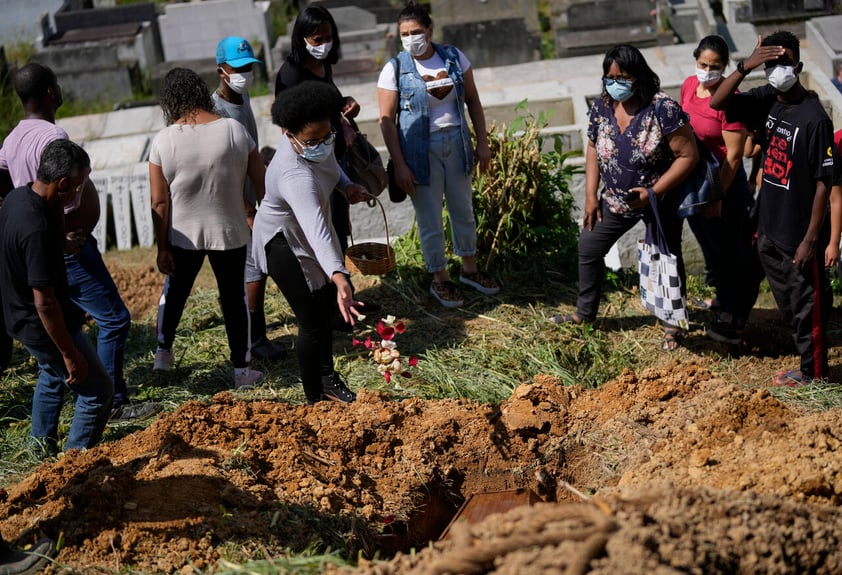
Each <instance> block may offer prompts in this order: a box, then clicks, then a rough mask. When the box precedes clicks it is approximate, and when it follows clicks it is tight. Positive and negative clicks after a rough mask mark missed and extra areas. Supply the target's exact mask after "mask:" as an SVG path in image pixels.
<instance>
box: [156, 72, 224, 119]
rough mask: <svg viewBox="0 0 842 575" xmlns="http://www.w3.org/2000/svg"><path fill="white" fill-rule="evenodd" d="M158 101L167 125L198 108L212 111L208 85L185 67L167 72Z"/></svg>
mask: <svg viewBox="0 0 842 575" xmlns="http://www.w3.org/2000/svg"><path fill="white" fill-rule="evenodd" d="M158 102H159V103H160V104H161V110H163V112H164V121H165V122H166V124H167V126H169V125H171V124H174V123H175V122H177V121H178V120H180V119H182V118H189V117H190V116H192V115H194V114H195V113H196V112H198V111H200V110H204V111H205V112H211V113H213V111H214V105H213V100H212V99H211V95H210V90H209V89H208V85H207V84H206V83H205V81H204V80H202V78H201V77H199V75H198V74H197V73H196V72H194V71H193V70H188V69H187V68H173V69H172V70H170V71H169V72H167V75H166V76H164V85H163V87H162V88H161V94H160V96H159V97H158Z"/></svg>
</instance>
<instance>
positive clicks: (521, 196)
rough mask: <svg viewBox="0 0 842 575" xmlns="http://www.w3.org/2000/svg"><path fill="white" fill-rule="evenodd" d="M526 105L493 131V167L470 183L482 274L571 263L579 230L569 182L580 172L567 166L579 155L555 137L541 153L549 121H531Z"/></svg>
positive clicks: (490, 142) (534, 118)
mask: <svg viewBox="0 0 842 575" xmlns="http://www.w3.org/2000/svg"><path fill="white" fill-rule="evenodd" d="M526 104H527V102H526V100H524V101H522V102H521V103H520V104H518V106H517V108H516V111H517V112H518V113H519V115H518V117H517V118H516V119H515V120H514V121H512V123H511V124H509V125H505V124H503V125H502V126H500V128H499V129H497V128H496V126H494V125H492V126H491V128H490V130H489V132H490V133H489V146H490V148H491V165H490V167H489V169H488V171H487V172H485V173H481V172H480V171H479V170H477V173H476V176H475V179H474V213H475V214H476V218H477V228H478V237H477V243H478V250H477V251H478V253H480V254H483V255H484V257H485V262H484V266H483V267H484V268H485V269H486V270H488V269H491V268H492V267H496V268H501V267H503V268H514V269H522V268H523V267H527V268H529V267H531V266H530V265H528V264H529V263H530V262H532V261H536V260H540V261H542V263H548V261H547V260H549V261H551V262H553V263H554V264H555V265H554V266H553V267H557V266H563V265H564V264H569V263H571V262H573V261H575V255H576V245H577V241H578V226H577V225H576V222H575V221H574V220H573V216H572V210H573V195H572V193H571V191H570V181H571V177H572V175H573V174H574V173H575V172H576V170H577V169H578V168H576V167H574V166H571V165H570V164H565V160H566V159H567V158H569V157H570V156H572V155H575V154H578V152H572V151H564V150H563V148H562V140H561V137H560V136H559V135H553V136H549V138H551V141H552V149H551V151H549V152H543V151H542V150H543V149H544V148H545V144H546V142H545V140H546V139H547V138H548V137H547V136H544V135H542V133H541V130H542V129H543V128H546V127H547V125H548V118H547V117H546V116H545V115H544V114H543V112H542V113H541V114H539V115H538V117H535V116H534V115H533V114H531V113H530V112H529V110H528V109H527V106H526ZM524 264H526V265H524Z"/></svg>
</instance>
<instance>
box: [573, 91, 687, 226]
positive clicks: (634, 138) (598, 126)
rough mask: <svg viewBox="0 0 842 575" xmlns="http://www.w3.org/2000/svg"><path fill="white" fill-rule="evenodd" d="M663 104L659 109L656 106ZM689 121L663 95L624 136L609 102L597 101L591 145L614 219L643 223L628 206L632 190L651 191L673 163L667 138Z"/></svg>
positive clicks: (591, 115)
mask: <svg viewBox="0 0 842 575" xmlns="http://www.w3.org/2000/svg"><path fill="white" fill-rule="evenodd" d="M659 101H660V103H658V102H659ZM689 123H690V118H689V116H688V115H687V114H686V113H685V112H684V111H683V110H682V109H681V106H680V105H679V104H678V102H676V101H675V100H673V99H672V98H671V97H670V96H668V95H667V94H666V93H664V92H658V93H657V94H655V97H654V98H653V99H652V103H650V104H649V105H648V106H646V107H644V108H641V109H640V111H639V112H638V113H637V114H636V115H635V116H634V117H633V118H632V120H631V122H630V123H629V125H628V127H627V128H626V131H625V132H621V131H620V127H619V126H618V125H617V120H616V118H615V117H614V109H613V107H612V104H611V102H610V100H608V99H603V98H597V99H596V101H594V103H593V105H592V106H591V109H590V112H589V114H588V139H589V140H590V141H592V142H593V143H594V146H595V147H596V156H597V161H598V163H599V177H600V179H601V180H602V183H603V184H604V186H605V190H604V191H603V193H602V199H603V201H604V206H605V207H607V208H608V210H610V211H611V212H613V213H615V214H619V215H622V216H624V217H629V218H639V217H640V216H641V215H642V213H643V210H642V209H641V210H632V209H630V208H629V207H628V204H627V203H626V200H627V197H628V191H629V190H630V189H632V188H637V187H641V188H648V187H651V186H652V185H653V184H654V183H655V182H657V181H658V178H660V177H661V174H663V173H664V172H666V171H667V170H668V169H669V167H670V165H672V162H673V154H672V150H671V149H670V147H669V143H668V142H667V138H666V137H667V136H668V135H669V134H671V133H673V132H674V131H676V130H678V129H679V128H681V127H682V126H684V125H686V124H689Z"/></svg>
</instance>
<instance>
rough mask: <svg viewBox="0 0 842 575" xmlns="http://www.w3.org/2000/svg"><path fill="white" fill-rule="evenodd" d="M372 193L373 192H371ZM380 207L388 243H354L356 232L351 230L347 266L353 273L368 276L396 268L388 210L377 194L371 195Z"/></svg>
mask: <svg viewBox="0 0 842 575" xmlns="http://www.w3.org/2000/svg"><path fill="white" fill-rule="evenodd" d="M369 195H371V194H369ZM371 197H372V198H373V199H374V201H375V202H377V205H378V206H379V207H380V213H381V214H383V224H384V225H385V226H386V243H385V244H379V243H376V242H365V243H362V244H354V233H353V231H352V232H351V245H350V246H348V249H347V250H345V267H346V268H348V270H349V271H351V272H352V273H361V274H363V275H368V276H382V275H384V274H387V273H389V272H390V271H392V270H393V269H395V251H394V250H393V249H392V246H391V245H390V244H389V222H388V221H387V220H386V210H384V209H383V204H381V203H380V200H378V199H377V197H375V196H373V195H372V196H371Z"/></svg>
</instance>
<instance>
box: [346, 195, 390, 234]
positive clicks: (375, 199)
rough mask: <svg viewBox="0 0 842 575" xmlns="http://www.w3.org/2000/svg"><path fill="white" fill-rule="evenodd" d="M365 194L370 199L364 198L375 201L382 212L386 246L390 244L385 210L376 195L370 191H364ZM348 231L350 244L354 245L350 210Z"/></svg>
mask: <svg viewBox="0 0 842 575" xmlns="http://www.w3.org/2000/svg"><path fill="white" fill-rule="evenodd" d="M365 194H366V195H367V196H369V198H370V199H368V200H366V201H367V202H370V201H371V200H374V201H375V202H377V207H379V208H380V213H381V214H383V225H384V226H385V228H386V245H387V246H390V245H392V244H391V242H390V241H389V220H387V219H386V210H385V209H384V208H383V204H382V202H381V201H380V200H379V199H378V198H377V196H375V195H374V194H372V193H371V192H366V193H365ZM348 231H349V232H350V235H351V245H352V246H353V245H354V226H352V225H351V212H350V210H349V211H348Z"/></svg>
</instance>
